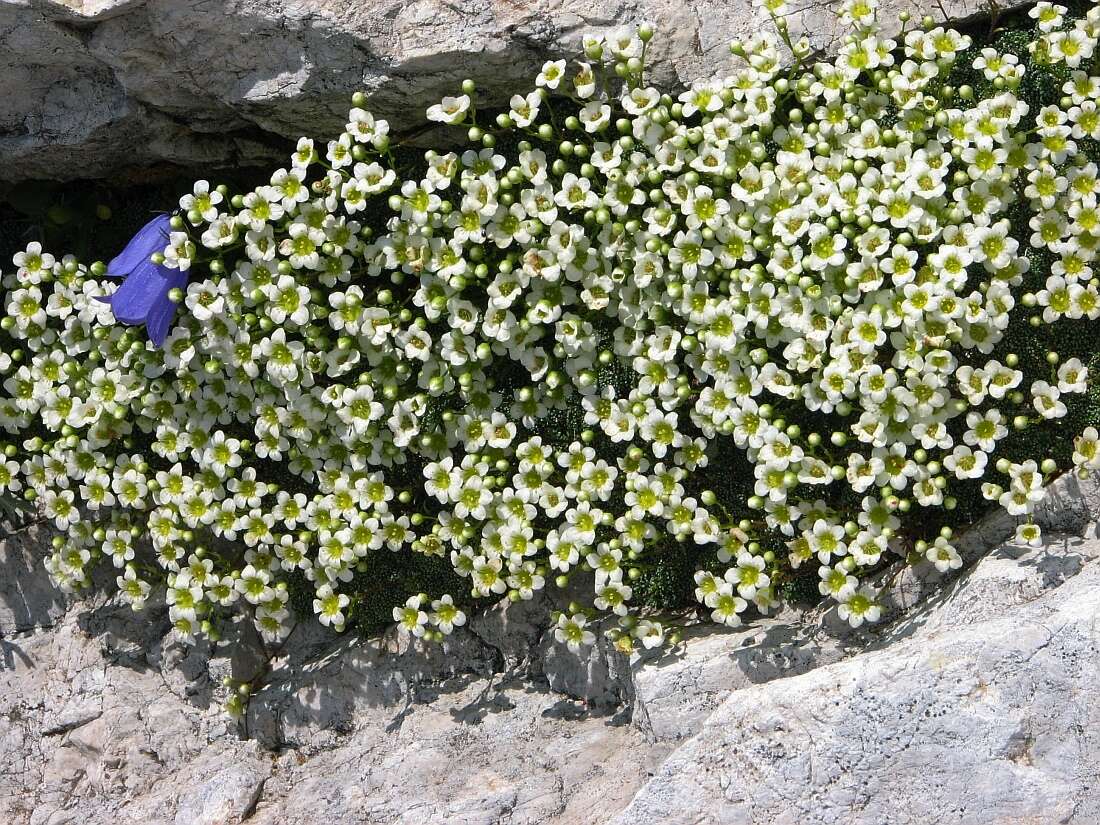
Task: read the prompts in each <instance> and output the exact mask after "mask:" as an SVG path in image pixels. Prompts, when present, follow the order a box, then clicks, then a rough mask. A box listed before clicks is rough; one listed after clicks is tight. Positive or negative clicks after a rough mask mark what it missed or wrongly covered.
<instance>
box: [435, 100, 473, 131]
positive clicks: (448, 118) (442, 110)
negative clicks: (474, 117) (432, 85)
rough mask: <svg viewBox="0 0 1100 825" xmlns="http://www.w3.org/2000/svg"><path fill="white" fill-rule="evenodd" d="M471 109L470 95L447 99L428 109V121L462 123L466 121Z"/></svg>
mask: <svg viewBox="0 0 1100 825" xmlns="http://www.w3.org/2000/svg"><path fill="white" fill-rule="evenodd" d="M469 109H470V96H469V95H458V96H457V97H445V98H443V100H442V101H441V102H439V103H435V104H433V105H431V106H429V107H428V120H434V121H436V122H437V123H451V124H453V123H461V122H462V121H463V120H465V119H466V112H468V111H469Z"/></svg>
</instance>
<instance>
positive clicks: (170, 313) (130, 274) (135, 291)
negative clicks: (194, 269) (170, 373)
mask: <svg viewBox="0 0 1100 825" xmlns="http://www.w3.org/2000/svg"><path fill="white" fill-rule="evenodd" d="M169 221H170V218H169V216H168V215H158V216H157V217H155V218H153V220H151V221H149V223H147V224H145V226H143V227H142V228H141V229H139V230H138V232H137V234H136V235H134V237H132V238H131V239H130V242H129V243H128V244H126V248H125V249H123V250H122V251H121V252H120V253H119V254H118V255H116V256H115V257H114V258H113V259H112V260H111V262H110V263H109V264H107V274H108V275H110V276H114V277H117V278H123V279H124V280H123V281H122V285H121V286H120V287H119V288H118V289H116V290H115V291H114V293H113V294H112V295H110V296H109V297H107V298H100V299H99V300H101V301H103V302H104V303H106V304H110V305H111V311H112V312H114V314H115V318H117V319H118V320H119V321H121V322H122V323H124V324H145V330H146V332H147V333H148V334H149V340H150V341H152V342H153V344H154V345H155V346H158V347H160V346H163V345H164V339H165V338H167V337H168V328H169V327H170V326H171V325H172V320H173V319H174V318H175V317H176V306H177V305H176V304H175V303H173V302H172V301H171V300H170V299H169V298H168V293H169V292H171V291H172V290H173V289H177V288H179V289H183V288H184V286H186V285H187V273H186V272H180V271H179V270H178V269H169V268H168V267H166V266H163V265H161V264H155V263H153V261H152V260H150V259H151V258H152V256H153V254H154V253H156V252H163V251H164V247H165V246H167V245H168V232H169V229H170V224H169Z"/></svg>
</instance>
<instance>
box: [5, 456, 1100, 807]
mask: <svg viewBox="0 0 1100 825" xmlns="http://www.w3.org/2000/svg"><path fill="white" fill-rule="evenodd" d="M1098 505H1100V486H1098V485H1097V484H1096V483H1095V482H1087V483H1080V482H1078V481H1077V480H1076V479H1074V478H1071V477H1064V478H1062V479H1060V480H1059V481H1057V482H1055V484H1054V485H1053V487H1052V488H1051V495H1050V497H1049V500H1048V503H1047V504H1046V505H1045V506H1044V508H1043V510H1042V513H1041V514H1040V519H1041V520H1042V521H1043V522H1044V524H1045V525H1046V526H1047V529H1048V531H1049V535H1048V537H1047V539H1046V542H1045V544H1044V545H1043V546H1042V547H1040V548H1023V547H1019V546H1016V545H1014V544H1012V543H1011V542H1008V543H1006V539H1007V538H1008V537H1009V536H1011V534H1012V520H1011V519H1006V518H1004V517H1002V516H997V515H994V516H992V517H991V518H989V519H987V520H985V521H984V522H982V523H980V524H979V525H977V526H975V527H974V528H971V530H969V531H967V533H966V534H965V535H964V536H963V537H962V543H963V545H964V546H965V547H966V556H967V560H968V563H969V566H968V567H966V568H964V570H963V571H961V574H960V575H958V576H956V577H955V579H954V580H953V581H952V582H950V583H948V585H947V586H946V587H944V586H942V581H941V580H939V579H937V578H936V577H935V576H934V575H932V573H931V572H930V571H929V570H928V569H925V568H924V566H918V567H915V568H912V569H907V570H906V571H905V572H904V573H902V574H901V575H897V576H891V577H890V578H888V579H884V581H883V583H884V584H886V585H887V586H888V590H887V595H886V599H887V601H888V603H889V605H890V614H889V615H890V616H891V617H892V618H890V619H889V620H887V621H884V622H883V623H881V624H879V625H875V626H872V627H870V628H866V627H865V628H860V629H859V630H855V631H853V630H851V629H849V628H847V627H846V626H841V625H840V624H839V623H838V622H837V620H836V617H835V615H834V613H835V611H833V610H822V609H818V610H814V611H810V612H807V613H802V612H798V611H795V610H790V609H788V610H786V611H784V612H783V613H781V614H779V615H777V616H774V617H771V618H767V619H761V620H757V621H755V622H753V623H751V624H750V625H747V626H745V627H742V628H738V629H736V630H722V629H719V628H715V627H712V626H701V627H696V628H693V629H691V630H690V632H689V633H688V634H687V638H686V640H685V642H684V643H683V644H682V645H680V646H679V647H678V648H676V649H673V650H668V651H664V652H655V651H653V652H647V653H645V654H641V655H636V656H634V657H632V658H631V659H629V660H628V659H626V658H625V657H623V656H622V655H621V654H619V653H617V652H616V651H614V650H613V649H612V648H610V647H608V646H606V645H604V644H600V645H598V646H596V647H595V648H594V649H593V650H592V651H591V652H590V653H589V654H588V655H586V656H584V657H581V658H577V657H574V656H571V655H568V654H567V653H565V651H563V650H562V649H561V648H560V647H559V646H558V645H556V644H555V643H554V642H553V641H552V635H551V634H550V633H548V632H547V631H546V630H545V627H546V622H547V620H548V618H549V614H550V611H551V610H552V609H554V608H555V607H556V606H560V604H558V602H560V601H563V600H564V601H568V599H569V597H570V594H568V593H566V594H560V595H557V596H555V599H556V600H557V601H545V602H538V601H535V602H531V603H524V604H519V605H507V606H498V607H497V608H493V609H491V610H488V611H486V612H485V613H483V614H481V615H479V616H477V617H475V618H474V619H473V620H471V622H470V623H469V625H468V627H466V628H462V629H459V630H458V631H456V633H455V634H454V635H453V636H452V637H450V639H449V640H448V641H447V643H446V644H445V645H444V646H442V647H427V648H426V647H423V646H421V645H420V643H419V642H417V641H416V640H414V639H411V638H410V637H408V636H407V635H406V634H403V633H400V632H398V631H396V630H391V631H390V632H388V633H386V634H383V635H382V636H380V637H378V638H374V639H368V640H358V639H353V638H346V637H345V638H341V637H337V636H335V635H334V634H331V633H329V632H328V631H325V630H324V629H323V628H321V627H320V625H318V624H316V623H314V622H306V623H303V624H302V625H300V626H299V627H297V628H296V629H295V630H294V632H293V633H292V635H291V636H290V638H289V640H288V642H287V644H286V645H285V646H284V647H283V648H282V649H279V650H269V649H267V648H265V647H264V646H263V645H262V644H261V642H260V641H259V640H258V639H257V638H256V636H255V634H253V633H240V634H238V635H233V634H232V633H231V634H229V637H228V638H227V639H226V640H225V641H224V642H223V643H221V644H219V645H217V646H216V647H214V648H210V647H208V646H205V645H203V646H200V647H198V648H190V647H186V646H183V645H181V644H179V643H178V642H176V641H174V639H173V637H172V636H171V635H170V634H169V632H168V631H169V628H168V623H167V619H166V611H165V609H164V606H163V605H161V604H152V605H151V606H150V608H149V609H148V610H147V612H145V613H143V614H133V613H132V612H130V611H129V609H128V608H125V607H122V606H120V605H119V604H118V603H117V602H116V601H115V600H113V599H110V598H108V597H106V596H103V595H97V596H94V597H92V598H90V599H88V600H86V601H84V602H79V603H70V602H67V601H65V600H62V599H59V598H57V597H56V596H46V595H45V594H47V593H49V591H48V589H47V586H46V584H45V578H44V574H43V573H42V572H41V557H42V555H43V550H42V548H43V546H44V544H45V542H46V540H47V539H48V532H47V531H45V530H43V529H42V528H40V527H31V528H28V529H26V530H24V531H23V532H16V533H14V534H13V535H11V536H9V537H8V538H5V539H4V540H2V541H0V561H2V562H3V563H4V565H5V566H4V567H3V568H2V569H3V570H4V571H5V573H6V572H7V571H8V570H9V569H14V571H15V575H14V576H13V577H11V578H5V580H4V582H3V586H2V587H0V610H3V611H6V612H5V613H2V614H0V615H2V616H4V617H5V618H4V622H5V624H4V625H3V626H2V628H0V631H2V636H0V648H2V653H3V656H2V658H0V823H4V825H9V824H10V825H69V823H71V825H119V823H135V825H136V824H137V823H141V825H160V824H161V823H164V824H165V825H215V824H216V825H222V824H223V823H239V822H244V821H247V822H249V823H259V825H282V823H285V822H295V823H298V824H299V825H345V823H348V825H367V824H368V823H369V825H375V823H386V825H391V824H395V823H400V824H401V825H422V823H426V822H446V823H448V825H450V823H464V824H466V825H519V823H528V824H529V825H534V824H535V823H539V824H540V825H542V823H554V824H555V825H596V824H597V823H599V825H604V823H614V824H615V825H635V824H636V823H637V825H650V823H652V825H657V824H658V823H660V825H730V824H731V823H792V824H793V823H798V825H803V823H806V824H807V825H831V823H844V825H861V823H868V824H870V823H882V822H889V823H891V825H893V823H899V824H900V825H905V823H910V822H912V823H917V822H943V823H974V824H975V825H978V824H979V823H988V822H1012V823H1044V825H1045V823H1054V822H1063V823H1080V825H1093V823H1096V822H1100V698H1098V694H1097V692H1096V685H1097V683H1098V679H1100V534H1098V529H1097V517H1098V516H1100V506H1098ZM13 559H17V560H19V562H18V563H17V564H15V565H14V567H13V568H11V567H9V562H10V561H11V560H13ZM13 581H15V582H17V583H18V584H17V585H16V586H13V584H12V582H13ZM43 598H45V599H46V601H45V602H44V603H41V604H40V603H39V602H40V600H41V599H43ZM20 611H22V612H20ZM18 616H25V617H30V618H22V619H19V618H13V617H18ZM227 676H231V677H233V678H235V679H243V680H251V679H254V678H257V677H260V678H259V680H258V682H257V684H258V685H259V687H258V689H257V691H256V692H255V693H254V695H253V697H252V699H251V702H250V704H249V707H248V712H247V714H246V716H245V718H244V719H243V720H242V721H241V722H240V723H239V724H238V723H234V722H232V721H230V720H229V719H228V718H227V717H226V716H225V715H224V714H223V713H222V711H221V709H220V707H221V703H222V702H223V701H224V700H225V698H226V691H227V688H225V687H223V679H224V678H225V677H227Z"/></svg>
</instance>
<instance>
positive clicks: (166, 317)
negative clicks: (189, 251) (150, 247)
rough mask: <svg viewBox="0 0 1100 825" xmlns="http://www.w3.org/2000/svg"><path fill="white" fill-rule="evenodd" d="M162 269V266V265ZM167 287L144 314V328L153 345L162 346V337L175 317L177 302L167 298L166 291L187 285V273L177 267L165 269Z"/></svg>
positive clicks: (165, 335)
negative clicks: (146, 313)
mask: <svg viewBox="0 0 1100 825" xmlns="http://www.w3.org/2000/svg"><path fill="white" fill-rule="evenodd" d="M162 269H163V267H162ZM164 277H165V280H166V281H167V288H166V289H165V290H164V292H163V293H162V294H161V296H160V297H159V298H157V300H156V301H155V302H154V303H153V306H152V307H151V308H150V310H149V314H148V315H146V316H145V330H146V332H148V333H149V340H150V341H152V342H153V345H154V346H157V347H161V346H164V339H165V338H167V337H168V329H169V327H171V326H172V321H173V319H175V317H176V310H177V309H178V307H179V304H176V303H173V302H172V301H170V300H168V293H169V292H171V291H172V290H173V289H175V288H177V287H178V288H179V289H183V288H184V287H185V286H186V285H187V273H186V272H180V271H179V270H178V269H165V275H164Z"/></svg>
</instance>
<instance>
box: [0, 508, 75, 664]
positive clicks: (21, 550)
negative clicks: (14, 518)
mask: <svg viewBox="0 0 1100 825" xmlns="http://www.w3.org/2000/svg"><path fill="white" fill-rule="evenodd" d="M49 536H50V533H49V531H48V529H47V528H45V527H43V526H42V525H40V524H30V525H25V526H14V527H12V526H9V525H7V524H0V571H3V572H2V574H0V645H2V644H3V641H2V640H3V638H4V637H6V636H11V635H13V634H15V633H21V632H23V631H26V630H31V629H33V628H36V627H49V626H50V625H52V624H53V623H54V622H55V621H57V619H58V618H60V617H61V616H62V615H64V613H65V608H66V599H65V597H64V595H63V594H62V593H61V592H60V591H58V590H57V588H55V587H54V586H53V585H52V584H50V581H49V578H48V577H46V576H44V575H43V569H42V563H43V561H44V560H45V558H46V555H47V554H48V552H49V549H48V546H47V544H46V542H47V539H48V538H49ZM5 658H6V654H5Z"/></svg>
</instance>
